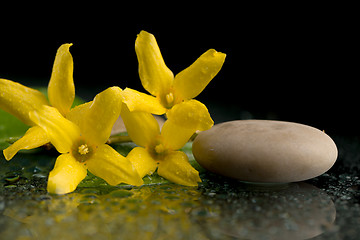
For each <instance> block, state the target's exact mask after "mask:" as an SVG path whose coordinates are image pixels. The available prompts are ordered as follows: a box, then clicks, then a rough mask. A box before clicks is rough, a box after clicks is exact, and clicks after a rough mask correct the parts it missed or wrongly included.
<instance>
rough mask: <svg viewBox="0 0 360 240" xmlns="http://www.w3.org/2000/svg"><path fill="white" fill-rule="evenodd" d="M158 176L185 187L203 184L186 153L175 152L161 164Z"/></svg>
mask: <svg viewBox="0 0 360 240" xmlns="http://www.w3.org/2000/svg"><path fill="white" fill-rule="evenodd" d="M157 172H158V174H159V175H160V176H162V177H164V178H166V179H168V180H170V181H172V182H174V183H177V184H181V185H185V186H198V182H201V179H200V177H199V172H198V171H196V169H194V168H193V167H192V166H191V164H190V163H189V160H188V157H187V156H186V154H185V153H184V152H180V151H174V152H172V153H170V154H168V155H167V156H166V157H165V159H164V160H162V161H161V162H160V163H159V167H158V171H157Z"/></svg>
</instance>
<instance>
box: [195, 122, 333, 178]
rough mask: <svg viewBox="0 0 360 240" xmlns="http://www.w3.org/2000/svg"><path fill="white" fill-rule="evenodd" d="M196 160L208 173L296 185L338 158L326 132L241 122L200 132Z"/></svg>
mask: <svg viewBox="0 0 360 240" xmlns="http://www.w3.org/2000/svg"><path fill="white" fill-rule="evenodd" d="M193 154H194V157H195V159H196V160H197V161H198V163H199V164H200V165H201V166H202V167H204V168H205V169H207V170H209V171H211V172H214V173H217V174H220V175H223V176H227V177H231V178H235V179H239V180H243V181H251V182H274V183H275V182H297V181H303V180H306V179H310V178H314V177H316V176H319V175H321V174H323V173H325V172H326V171H327V170H329V169H330V168H331V167H332V166H333V164H334V163H335V161H336V159H337V155H338V151H337V147H336V145H335V143H334V141H333V140H332V139H331V138H330V137H329V136H328V135H327V134H325V133H324V132H322V131H320V130H318V129H316V128H313V127H310V126H307V125H303V124H298V123H292V122H283V121H269V120H239V121H231V122H225V123H221V124H218V125H215V126H214V127H213V128H211V129H210V130H207V131H204V132H201V133H200V134H199V135H198V136H197V137H196V139H195V140H194V143H193Z"/></svg>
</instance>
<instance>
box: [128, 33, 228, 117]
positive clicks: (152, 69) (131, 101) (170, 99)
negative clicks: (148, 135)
mask: <svg viewBox="0 0 360 240" xmlns="http://www.w3.org/2000/svg"><path fill="white" fill-rule="evenodd" d="M135 50H136V54H137V57H138V61H139V76H140V80H141V83H142V85H143V87H144V88H145V89H146V90H147V91H148V92H149V93H151V94H152V95H153V96H155V97H153V96H149V95H147V94H144V93H141V92H138V91H135V90H133V89H129V88H126V89H125V90H124V91H123V96H124V103H126V104H127V106H128V108H129V110H130V111H146V112H150V113H153V114H158V115H161V114H164V113H166V112H167V111H168V110H169V109H171V108H172V107H173V106H174V105H176V104H178V103H181V102H183V101H187V100H190V99H192V98H195V97H196V96H197V95H199V94H200V93H201V92H202V90H203V89H204V88H205V87H206V86H207V84H208V83H209V82H210V81H211V80H212V79H213V78H214V77H215V76H216V74H217V73H218V72H219V71H220V69H221V67H222V65H223V63H224V61H225V57H226V55H225V54H224V53H220V52H217V51H215V50H214V49H210V50H208V51H206V52H205V53H204V54H202V55H201V56H200V57H199V58H198V59H197V60H196V61H195V62H194V63H193V64H192V65H191V66H190V67H188V68H186V69H185V70H183V71H182V72H180V73H179V74H177V75H176V76H175V78H174V75H173V73H172V71H171V70H170V69H169V68H168V67H167V66H166V65H165V62H164V60H163V58H162V55H161V52H160V49H159V46H158V44H157V42H156V39H155V37H154V35H152V34H150V33H148V32H145V31H141V32H140V34H139V35H138V37H137V39H136V42H135ZM140 102H141V103H142V104H138V103H140Z"/></svg>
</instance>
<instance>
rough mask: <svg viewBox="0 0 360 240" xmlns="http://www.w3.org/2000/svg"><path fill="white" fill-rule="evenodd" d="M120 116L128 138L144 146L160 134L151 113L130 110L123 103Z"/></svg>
mask: <svg viewBox="0 0 360 240" xmlns="http://www.w3.org/2000/svg"><path fill="white" fill-rule="evenodd" d="M121 117H122V119H123V121H124V124H125V127H126V130H127V131H128V134H129V136H130V138H131V139H132V140H133V142H134V143H136V144H137V145H139V146H142V147H145V146H147V145H149V144H151V143H152V141H153V140H154V139H156V138H157V137H158V136H159V135H160V127H159V124H158V122H157V121H156V119H155V118H154V116H153V115H151V114H150V113H146V112H130V111H129V109H128V108H127V106H126V105H125V104H124V105H123V108H122V111H121Z"/></svg>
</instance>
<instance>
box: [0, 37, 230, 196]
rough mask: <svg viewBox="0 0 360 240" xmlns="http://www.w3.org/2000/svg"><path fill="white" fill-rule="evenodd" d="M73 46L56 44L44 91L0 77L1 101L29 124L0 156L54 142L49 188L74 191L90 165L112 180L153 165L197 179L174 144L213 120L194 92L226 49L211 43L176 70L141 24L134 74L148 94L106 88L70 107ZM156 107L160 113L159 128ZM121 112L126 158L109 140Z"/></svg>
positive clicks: (188, 181) (166, 173)
mask: <svg viewBox="0 0 360 240" xmlns="http://www.w3.org/2000/svg"><path fill="white" fill-rule="evenodd" d="M71 45H72V44H63V45H61V46H60V47H59V49H58V51H57V54H56V57H55V61H54V65H53V70H52V74H51V78H50V81H49V84H48V98H47V97H46V96H45V95H43V94H42V93H40V92H39V91H37V90H35V89H31V88H29V87H26V86H24V85H21V84H19V83H16V82H13V81H10V80H6V79H0V91H1V94H0V108H1V109H3V110H5V111H7V112H9V113H11V114H13V115H14V116H16V117H17V118H19V119H20V120H21V121H23V122H24V123H25V124H27V125H29V126H30V128H29V130H28V131H27V132H26V133H25V135H24V136H23V137H22V138H20V139H19V140H18V141H16V142H15V143H14V144H12V145H11V146H9V147H8V148H7V149H5V150H4V151H3V153H4V156H5V158H6V159H7V160H10V159H11V158H13V156H14V155H15V154H16V153H17V152H18V151H19V150H23V149H33V148H36V147H39V146H42V145H44V144H47V143H51V144H52V145H53V146H54V147H55V148H56V150H57V151H58V152H59V153H60V154H61V155H60V156H59V157H58V158H57V159H56V162H55V166H54V168H53V170H52V171H51V172H50V174H49V177H48V185H47V190H48V192H50V193H56V194H65V193H69V192H72V191H74V190H75V189H76V187H77V185H78V184H79V183H80V182H81V181H82V180H83V179H84V178H85V177H86V175H87V170H89V171H90V172H91V173H93V174H94V175H96V176H98V177H100V178H102V179H104V180H105V181H106V182H107V183H108V184H110V185H118V184H120V183H127V184H131V185H135V186H140V185H142V184H143V180H142V178H143V177H144V176H145V175H147V174H149V175H151V174H152V173H154V172H155V171H157V173H158V174H159V175H160V176H162V177H164V178H166V179H168V180H170V181H172V182H174V183H177V184H182V185H186V186H197V184H198V182H201V179H200V177H199V173H198V171H197V170H195V169H194V168H193V167H192V166H191V165H190V163H189V161H188V157H187V155H186V154H185V153H184V152H182V151H179V149H180V148H182V147H183V146H184V145H185V143H186V142H187V141H188V140H189V139H190V138H191V136H192V135H193V134H194V133H195V132H198V131H204V130H207V129H210V128H211V127H212V125H213V124H214V122H213V120H212V119H211V117H210V114H209V112H208V109H207V108H206V106H205V105H204V104H202V103H201V102H199V101H197V100H194V99H193V98H194V97H196V96H197V95H199V94H200V92H202V90H203V89H204V88H205V87H206V85H207V84H208V83H209V82H210V81H211V80H212V79H213V78H214V77H215V75H216V74H217V73H218V72H219V71H220V69H221V67H222V65H223V63H224V61H225V56H226V55H225V54H223V53H220V52H217V51H215V50H214V49H210V50H208V51H206V52H205V53H204V54H202V55H201V56H200V57H199V58H198V59H197V60H196V61H195V62H194V63H193V64H192V65H191V66H189V67H188V68H186V69H185V70H183V71H181V72H180V73H178V74H177V75H176V76H175V77H174V74H173V73H172V71H171V70H170V69H169V68H167V66H166V65H165V62H164V60H163V58H162V55H161V52H160V49H159V47H158V44H157V42H156V39H155V37H154V36H153V35H152V34H150V33H148V32H146V31H141V32H140V34H139V35H138V36H137V39H136V42H135V50H136V54H137V57H138V62H139V76H140V80H141V83H142V85H143V87H144V88H145V90H147V91H148V92H149V93H150V94H151V95H147V94H145V93H141V92H138V91H136V90H133V89H130V88H126V89H124V90H122V89H120V88H119V87H110V88H108V89H106V90H104V91H103V92H100V93H99V94H97V95H96V96H95V98H94V99H93V100H92V101H90V102H87V103H84V104H81V105H79V106H76V107H74V108H71V106H72V104H73V101H74V98H75V87H74V81H73V69H74V67H73V58H72V56H71V54H70V51H69V48H70V47H71ZM153 114H155V115H164V114H165V116H166V121H165V123H164V125H163V126H162V128H161V130H160V127H159V124H158V122H157V121H156V119H155V118H154V116H153ZM120 116H121V118H122V119H123V121H124V124H125V126H126V129H127V132H128V134H129V137H130V138H131V140H132V141H133V142H134V143H135V144H137V146H138V147H135V148H134V149H133V150H131V152H130V153H129V154H128V155H127V156H126V157H124V156H122V155H121V154H119V153H118V152H117V151H116V150H114V149H113V148H112V147H111V146H109V145H107V144H106V142H107V140H108V139H109V137H110V134H111V129H112V127H113V125H114V123H115V121H116V120H117V119H118V118H119V117H120Z"/></svg>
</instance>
